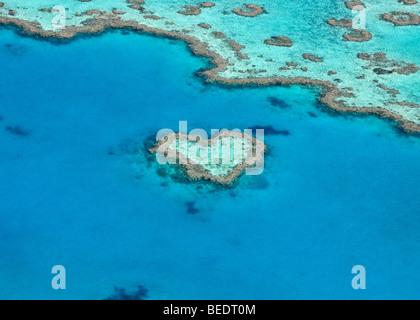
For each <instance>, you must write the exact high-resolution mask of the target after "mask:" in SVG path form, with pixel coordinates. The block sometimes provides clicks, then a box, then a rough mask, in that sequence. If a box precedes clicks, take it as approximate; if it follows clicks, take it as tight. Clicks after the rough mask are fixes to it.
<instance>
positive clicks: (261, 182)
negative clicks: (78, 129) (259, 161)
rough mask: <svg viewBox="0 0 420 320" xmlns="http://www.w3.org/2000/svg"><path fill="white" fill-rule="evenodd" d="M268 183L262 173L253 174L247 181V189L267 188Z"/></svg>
mask: <svg viewBox="0 0 420 320" xmlns="http://www.w3.org/2000/svg"><path fill="white" fill-rule="evenodd" d="M269 185H270V184H269V183H268V180H267V179H266V178H264V177H263V176H262V175H260V176H253V177H252V179H251V180H250V183H249V185H248V186H249V189H254V190H264V189H267V188H268V186H269Z"/></svg>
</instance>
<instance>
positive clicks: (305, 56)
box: [302, 53, 324, 62]
mask: <svg viewBox="0 0 420 320" xmlns="http://www.w3.org/2000/svg"><path fill="white" fill-rule="evenodd" d="M302 57H303V59H306V60H310V61H313V62H323V61H324V58H322V57H318V56H316V55H314V54H312V53H304V54H303V55H302Z"/></svg>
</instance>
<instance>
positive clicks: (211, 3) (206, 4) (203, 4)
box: [200, 2, 216, 8]
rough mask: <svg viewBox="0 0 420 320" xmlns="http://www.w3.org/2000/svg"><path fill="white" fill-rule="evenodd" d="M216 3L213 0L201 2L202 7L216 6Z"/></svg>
mask: <svg viewBox="0 0 420 320" xmlns="http://www.w3.org/2000/svg"><path fill="white" fill-rule="evenodd" d="M215 5H216V4H215V3H213V2H203V3H202V4H200V7H202V8H211V7H214V6H215Z"/></svg>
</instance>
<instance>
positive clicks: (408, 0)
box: [398, 0, 418, 5]
mask: <svg viewBox="0 0 420 320" xmlns="http://www.w3.org/2000/svg"><path fill="white" fill-rule="evenodd" d="M398 2H401V3H403V4H405V5H413V4H416V3H418V2H417V1H416V0H398Z"/></svg>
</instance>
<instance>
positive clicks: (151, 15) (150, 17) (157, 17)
mask: <svg viewBox="0 0 420 320" xmlns="http://www.w3.org/2000/svg"><path fill="white" fill-rule="evenodd" d="M143 18H145V19H152V20H160V17H159V16H157V15H154V14H149V15H145V16H143Z"/></svg>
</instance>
